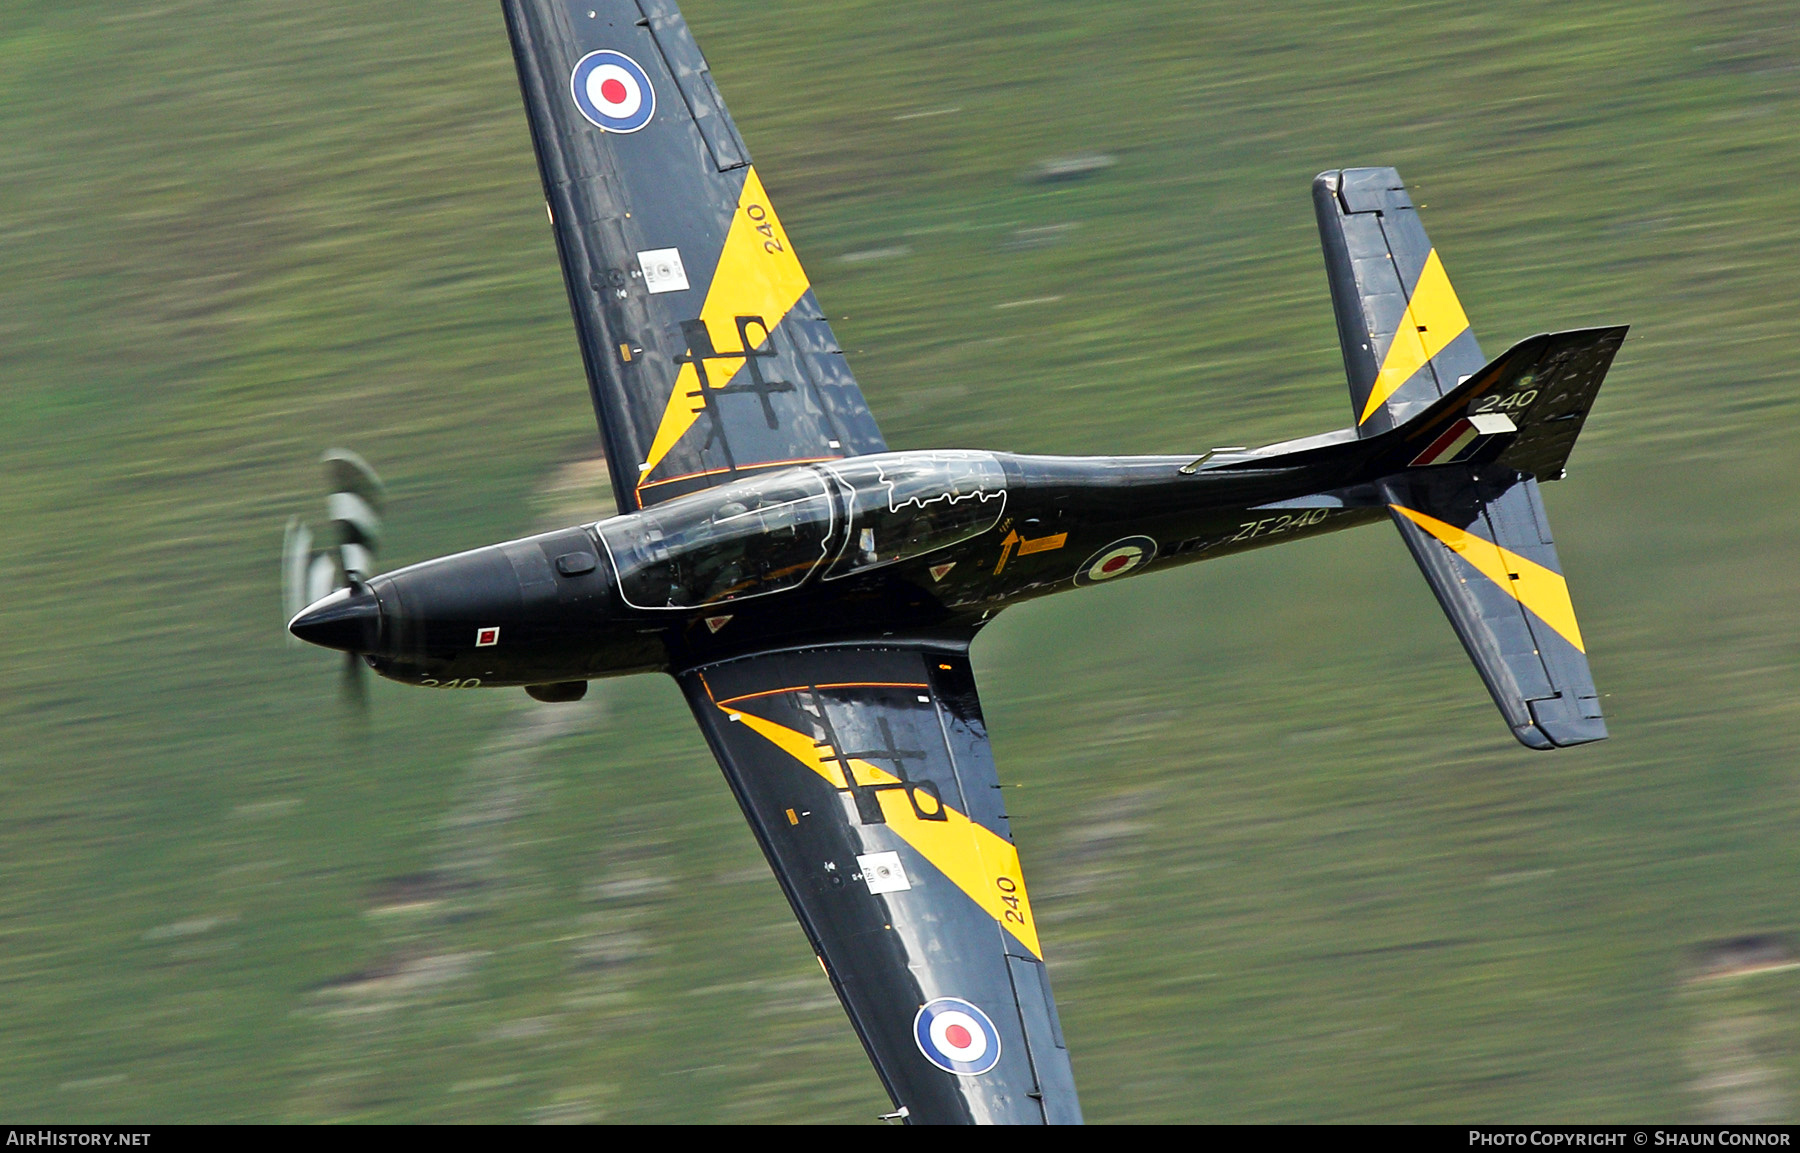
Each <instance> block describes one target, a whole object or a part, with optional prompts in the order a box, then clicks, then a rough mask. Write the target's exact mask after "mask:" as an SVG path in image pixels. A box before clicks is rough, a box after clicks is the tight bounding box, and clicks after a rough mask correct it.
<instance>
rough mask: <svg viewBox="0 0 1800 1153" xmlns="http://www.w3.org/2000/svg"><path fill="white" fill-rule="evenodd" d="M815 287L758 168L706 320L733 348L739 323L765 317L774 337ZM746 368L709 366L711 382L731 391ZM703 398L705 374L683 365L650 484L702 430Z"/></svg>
mask: <svg viewBox="0 0 1800 1153" xmlns="http://www.w3.org/2000/svg"><path fill="white" fill-rule="evenodd" d="M809 287H811V285H810V284H809V283H808V281H807V279H806V271H805V270H804V269H802V268H801V267H800V259H799V257H797V256H795V255H794V246H793V244H792V243H791V242H790V241H789V240H788V235H787V231H786V230H785V229H784V228H782V227H781V221H780V220H778V219H777V218H776V216H775V208H774V206H773V205H771V204H770V203H769V196H768V193H766V192H764V191H763V185H762V178H761V177H759V176H758V175H757V174H756V169H755V168H751V169H750V170H749V173H748V175H747V176H745V178H744V191H743V193H742V195H740V196H739V198H738V207H737V214H736V215H735V216H733V217H732V220H731V231H730V232H728V233H727V234H726V236H725V247H724V249H723V250H722V251H721V252H720V253H719V265H718V267H717V268H716V269H714V270H713V278H712V286H711V287H710V288H708V289H707V290H706V304H705V305H704V306H703V307H702V308H701V310H700V319H701V320H702V321H704V322H705V323H706V330H707V331H708V332H710V333H712V337H713V342H714V344H715V345H717V346H718V347H720V348H722V349H730V348H733V347H735V342H736V341H737V339H738V334H737V318H738V317H740V316H760V317H762V318H763V320H764V321H765V322H766V323H767V324H768V326H769V329H770V331H773V330H774V329H775V327H776V326H777V325H778V324H780V323H781V320H782V318H783V317H785V316H786V315H787V314H788V311H789V310H790V309H792V308H793V307H794V305H795V304H797V303H799V301H800V298H801V297H802V296H805V295H806V290H807V289H808V288H809ZM752 331H753V332H754V331H755V329H752ZM742 367H744V361H743V358H742V357H739V358H736V359H728V360H713V361H708V362H707V365H706V374H707V378H708V379H709V380H710V381H711V382H712V383H713V384H714V385H723V384H725V383H726V382H727V381H729V380H730V379H731V378H732V377H733V376H734V375H736V374H737V371H738V370H739V369H740V368H742ZM699 391H700V374H699V373H698V372H697V371H696V370H695V368H694V366H693V365H691V364H684V365H682V366H681V372H680V374H679V375H678V376H677V377H676V378H675V391H674V392H672V393H670V394H669V404H668V407H667V408H665V409H664V410H663V418H662V424H661V425H659V426H658V427H657V430H656V439H655V440H654V441H652V442H651V444H650V456H649V459H647V460H646V461H644V465H645V467H644V468H643V470H642V476H643V477H645V478H648V477H649V476H650V474H651V473H652V472H654V471H655V470H656V466H657V465H659V464H661V463H662V462H663V458H665V457H667V456H668V455H669V453H671V452H673V451H674V449H675V446H676V445H677V444H679V443H680V442H681V438H682V437H683V436H685V435H686V434H687V430H688V429H690V428H692V427H694V421H695V420H696V419H697V418H698V416H699V413H698V412H697V411H696V410H697V409H699V408H700V407H701V406H700V401H699V397H698V395H697V394H698V393H699Z"/></svg>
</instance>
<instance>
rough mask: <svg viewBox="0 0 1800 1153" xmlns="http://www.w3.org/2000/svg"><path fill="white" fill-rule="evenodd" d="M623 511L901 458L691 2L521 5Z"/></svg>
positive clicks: (525, 80)
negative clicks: (749, 139)
mask: <svg viewBox="0 0 1800 1153" xmlns="http://www.w3.org/2000/svg"><path fill="white" fill-rule="evenodd" d="M503 3H504V7H505V10H506V20H507V27H508V29H509V30H510V32H511V34H512V44H513V55H514V57H515V58H516V59H517V61H518V65H519V81H520V86H521V87H522V89H523V90H524V95H525V108H526V112H527V114H528V117H529V119H530V121H531V133H532V139H533V141H534V143H535V144H536V147H537V156H538V167H539V170H540V172H541V174H542V176H543V179H544V192H545V196H546V198H547V200H548V204H549V209H550V218H551V223H552V225H553V228H554V231H555V233H556V245H557V250H558V252H559V254H560V255H561V258H562V265H563V276H564V279H565V281H566V282H567V285H568V290H569V302H570V306H571V308H572V309H573V310H574V314H575V327H576V330H577V333H578V334H579V336H580V339H581V353H582V358H583V360H584V362H585V363H586V366H587V375H588V387H589V390H590V391H591V393H592V394H593V400H594V409H595V411H596V412H597V413H598V415H599V418H600V432H601V437H602V439H603V440H604V442H605V445H606V457H607V461H608V464H609V466H610V468H611V471H612V479H613V490H614V492H615V494H616V495H617V497H618V505H619V509H620V511H622V512H628V511H633V510H636V509H638V508H642V507H644V506H647V505H652V504H656V503H659V502H661V501H664V500H668V499H670V498H672V497H675V496H680V495H682V494H684V493H688V492H693V491H695V490H697V489H701V488H707V487H710V486H711V485H714V484H718V483H722V482H724V481H728V480H731V479H733V478H734V477H736V476H740V475H743V474H745V473H754V472H756V471H759V470H762V469H768V468H772V467H783V466H786V465H789V464H793V463H798V462H804V461H814V460H829V459H835V458H838V457H843V456H850V455H855V454H858V453H868V452H880V451H882V450H883V449H884V448H886V444H885V442H884V441H883V440H882V437H881V430H880V429H878V428H876V426H875V421H874V418H872V417H871V416H870V415H869V409H868V405H867V404H866V403H865V402H864V401H863V397H862V392H861V390H860V389H858V388H857V385H856V379H855V377H853V376H851V375H850V370H849V368H848V366H847V365H846V364H845V362H844V355H843V351H842V350H841V349H840V348H839V347H838V344H837V340H836V338H835V337H834V336H833V335H832V332H831V326H830V325H829V324H827V323H826V322H825V317H824V314H823V313H822V312H821V311H820V310H819V303H818V300H817V298H815V297H814V295H813V292H812V287H811V285H810V283H809V282H808V280H807V278H806V273H805V271H804V270H803V269H802V268H801V267H800V262H799V260H798V259H797V258H796V257H795V255H794V248H793V244H792V242H791V241H790V240H789V239H788V235H787V232H786V231H785V230H784V229H783V228H782V226H781V221H780V220H779V219H778V218H777V217H776V215H775V209H774V207H773V206H772V205H771V204H770V203H769V198H768V195H767V193H765V192H764V190H763V186H762V181H761V179H760V178H759V177H758V176H757V173H756V169H755V168H754V167H753V166H752V165H751V163H750V155H749V153H748V152H747V151H746V150H745V148H744V143H743V141H742V140H741V139H739V137H738V133H737V128H736V126H735V125H734V124H733V123H732V121H731V116H730V114H729V113H727V112H726V110H725V104H724V101H722V100H721V99H720V98H719V92H718V89H717V88H716V87H715V86H714V84H713V80H712V73H711V72H710V71H709V70H708V68H707V64H706V60H705V58H704V57H702V56H701V55H700V49H699V47H698V46H697V45H695V43H694V38H693V36H692V35H691V34H690V33H689V32H688V27H687V24H686V22H685V21H683V20H682V18H681V13H680V12H679V11H678V10H677V9H676V7H675V4H674V3H673V2H672V0H578V2H565V0H503Z"/></svg>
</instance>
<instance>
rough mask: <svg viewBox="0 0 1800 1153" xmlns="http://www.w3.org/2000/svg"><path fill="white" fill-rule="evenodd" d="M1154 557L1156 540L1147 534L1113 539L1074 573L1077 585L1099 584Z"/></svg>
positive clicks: (1144, 563) (1137, 568)
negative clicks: (1118, 539)
mask: <svg viewBox="0 0 1800 1153" xmlns="http://www.w3.org/2000/svg"><path fill="white" fill-rule="evenodd" d="M1155 559H1156V542H1155V541H1153V540H1151V539H1150V538H1149V537H1147V536H1128V537H1126V538H1125V539H1124V540H1120V541H1114V542H1113V543H1112V544H1109V545H1107V546H1106V547H1105V548H1103V549H1101V550H1100V551H1099V552H1097V553H1095V554H1094V555H1093V556H1091V557H1089V558H1088V559H1087V563H1085V564H1083V565H1082V566H1081V569H1080V570H1079V571H1078V572H1076V574H1075V583H1076V584H1078V585H1091V584H1100V583H1101V582H1103V581H1109V580H1112V579H1114V578H1115V577H1122V576H1124V575H1126V574H1127V573H1134V572H1136V571H1137V570H1139V569H1141V568H1143V567H1144V566H1145V565H1147V564H1149V563H1150V562H1151V561H1153V560H1155Z"/></svg>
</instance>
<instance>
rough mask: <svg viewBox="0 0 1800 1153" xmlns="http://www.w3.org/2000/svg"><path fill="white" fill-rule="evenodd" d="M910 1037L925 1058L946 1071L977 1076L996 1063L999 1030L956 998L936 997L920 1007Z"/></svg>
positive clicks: (997, 1060)
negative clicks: (916, 1043) (917, 1044)
mask: <svg viewBox="0 0 1800 1153" xmlns="http://www.w3.org/2000/svg"><path fill="white" fill-rule="evenodd" d="M913 1039H914V1040H916V1041H917V1042H918V1043H919V1052H921V1053H923V1054H925V1059H926V1060H927V1061H930V1062H931V1063H932V1064H933V1065H936V1066H937V1067H938V1068H940V1069H942V1070H943V1071H944V1072H946V1073H959V1074H961V1075H963V1076H965V1077H979V1076H981V1075H982V1074H983V1073H986V1072H987V1071H988V1070H989V1069H992V1068H993V1067H994V1066H995V1065H998V1064H999V1063H1000V1031H999V1030H998V1029H996V1028H994V1022H993V1021H991V1020H989V1018H988V1015H987V1014H986V1013H983V1012H982V1011H981V1010H980V1009H978V1008H977V1007H975V1006H974V1005H972V1004H970V1003H969V1002H967V1001H964V1000H963V999H962V998H960V997H939V998H938V999H937V1000H935V1001H932V1002H931V1003H929V1004H927V1005H926V1006H925V1007H924V1008H922V1009H920V1010H919V1015H918V1016H917V1017H914V1018H913Z"/></svg>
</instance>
